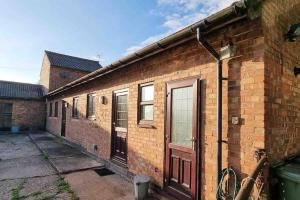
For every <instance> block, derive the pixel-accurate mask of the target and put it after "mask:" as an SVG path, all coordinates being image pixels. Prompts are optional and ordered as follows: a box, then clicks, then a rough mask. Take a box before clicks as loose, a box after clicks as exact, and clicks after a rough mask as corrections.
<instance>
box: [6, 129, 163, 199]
mask: <svg viewBox="0 0 300 200" xmlns="http://www.w3.org/2000/svg"><path fill="white" fill-rule="evenodd" d="M103 166H104V165H103V164H102V163H100V162H97V161H96V160H94V159H92V158H91V157H89V156H88V155H87V154H85V153H84V152H82V151H80V150H79V149H78V148H75V147H73V146H70V145H69V144H68V143H67V142H65V141H64V140H62V139H60V138H58V137H55V136H53V135H51V134H49V133H47V132H31V133H30V134H11V133H10V134H3V133H1V132H0V199H1V200H11V199H23V200H41V199H47V200H52V199H59V200H75V199H78V197H79V198H80V199H83V200H85V199H86V200H98V199H99V200H132V199H134V193H133V184H132V183H130V182H127V181H126V180H125V179H123V178H122V177H120V176H119V175H117V174H112V175H107V176H99V175H98V174H97V173H96V172H95V171H94V170H93V169H94V168H99V167H100V168H101V167H103ZM82 170H83V171H82ZM16 197H18V198H16ZM158 199H164V200H168V199H167V198H161V197H159V196H156V197H150V198H148V200H158Z"/></svg>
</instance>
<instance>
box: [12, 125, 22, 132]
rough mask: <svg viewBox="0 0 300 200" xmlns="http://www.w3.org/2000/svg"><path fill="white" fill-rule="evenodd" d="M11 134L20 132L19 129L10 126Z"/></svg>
mask: <svg viewBox="0 0 300 200" xmlns="http://www.w3.org/2000/svg"><path fill="white" fill-rule="evenodd" d="M11 132H12V133H19V132H20V127H19V126H12V127H11Z"/></svg>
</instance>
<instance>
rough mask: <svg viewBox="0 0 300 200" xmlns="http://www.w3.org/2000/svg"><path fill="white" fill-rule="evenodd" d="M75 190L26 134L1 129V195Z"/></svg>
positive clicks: (63, 194)
mask: <svg viewBox="0 0 300 200" xmlns="http://www.w3.org/2000/svg"><path fill="white" fill-rule="evenodd" d="M74 197H75V194H74V193H73V192H72V191H71V189H70V188H68V184H67V183H66V182H65V181H64V180H63V179H61V178H60V177H59V176H58V175H57V172H56V170H55V169H54V168H53V167H52V166H51V165H50V163H49V162H48V161H47V159H45V157H44V155H43V154H42V153H41V152H40V151H39V149H38V148H37V147H36V146H35V144H34V143H32V141H31V139H30V138H29V137H28V135H25V134H3V133H0V199H1V200H10V199H25V200H35V199H61V200H70V199H73V198H74Z"/></svg>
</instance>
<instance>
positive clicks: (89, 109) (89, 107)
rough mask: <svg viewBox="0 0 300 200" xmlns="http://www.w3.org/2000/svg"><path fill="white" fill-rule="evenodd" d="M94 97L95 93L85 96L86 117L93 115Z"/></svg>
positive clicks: (92, 116)
mask: <svg viewBox="0 0 300 200" xmlns="http://www.w3.org/2000/svg"><path fill="white" fill-rule="evenodd" d="M95 99H96V94H89V95H88V96H87V112H86V117H87V118H94V117H95Z"/></svg>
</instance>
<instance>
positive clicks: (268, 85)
mask: <svg viewBox="0 0 300 200" xmlns="http://www.w3.org/2000/svg"><path fill="white" fill-rule="evenodd" d="M299 13H300V1H299V0H285V1H284V0H263V1H259V0H257V1H254V0H248V1H244V0H242V1H238V2H236V3H234V4H233V5H232V6H230V7H228V8H225V9H224V10H222V11H220V12H218V13H216V14H214V15H212V16H209V17H207V18H206V19H204V20H201V21H199V22H196V23H195V24H193V25H191V26H189V27H186V28H184V29H182V30H180V31H178V32H176V33H174V34H172V35H170V36H167V37H165V38H163V39H161V40H159V41H158V42H155V43H153V44H151V45H149V46H147V47H145V48H142V49H140V50H138V51H136V52H135V53H133V54H131V55H128V56H126V57H124V58H121V59H119V60H118V61H116V62H114V63H112V64H111V65H108V66H106V67H103V68H101V69H98V70H96V71H94V72H93V73H89V74H87V75H85V76H82V77H80V78H78V79H76V80H74V79H75V75H74V77H73V78H74V79H73V81H71V79H68V81H65V82H64V81H62V80H59V81H58V80H57V79H56V81H54V82H55V83H53V80H51V78H49V74H51V72H49V69H50V71H51V70H52V69H55V68H56V67H57V66H58V68H61V66H60V65H57V64H49V63H51V62H52V61H51V59H49V58H48V55H47V52H46V56H45V57H44V61H43V66H42V72H41V81H40V83H41V84H42V85H44V86H45V88H46V89H47V91H49V93H48V94H47V95H46V98H47V117H46V130H48V131H49V132H51V133H53V134H56V135H58V136H62V137H65V139H67V140H69V141H71V142H74V143H76V144H79V145H81V146H82V147H83V148H85V149H86V150H87V151H89V152H90V153H92V154H95V155H96V156H98V157H99V158H101V159H103V160H105V161H106V163H107V164H108V165H111V166H118V168H119V169H121V171H122V172H123V173H127V175H131V174H137V173H142V174H147V175H149V176H150V177H151V178H152V182H153V183H154V184H155V185H156V186H158V187H160V188H163V189H165V190H166V191H168V192H170V193H171V194H174V196H176V197H178V198H179V199H197V198H198V199H215V195H216V190H217V180H218V175H217V171H218V169H219V167H220V164H221V168H226V167H228V166H231V167H233V169H234V170H235V171H236V172H237V174H238V177H239V179H240V180H242V179H243V178H245V177H247V176H248V175H249V173H250V172H251V171H252V170H253V169H254V168H255V166H256V163H257V160H256V158H255V156H254V155H255V152H256V150H258V149H263V150H264V151H265V152H266V155H267V157H268V161H269V163H270V164H271V165H272V164H274V163H276V162H278V161H280V160H282V159H284V158H286V157H288V156H291V155H294V154H298V153H299V151H300V145H299V143H300V133H299V130H300V117H299V115H300V88H299V87H300V78H299V76H298V77H297V76H295V75H294V73H293V70H294V67H295V66H299V65H300V59H299V52H300V43H299V40H298V41H295V42H289V41H287V40H286V38H285V37H284V34H285V33H287V32H288V30H289V27H290V25H292V24H297V23H299V22H300V15H299ZM197 36H198V37H197ZM210 45H211V46H212V47H213V49H215V50H216V52H214V50H212V49H211V48H209V46H210ZM231 47H234V48H231ZM232 49H235V51H234V50H232ZM231 50H232V51H231ZM209 51H210V52H209ZM229 52H230V53H229ZM217 54H220V55H217ZM214 57H215V58H219V57H220V58H221V60H222V76H219V75H218V74H220V73H219V72H221V71H220V65H218V66H219V68H218V67H217V62H216V59H214ZM220 63H221V62H219V64H220ZM52 65H53V66H54V67H49V66H52ZM85 65H86V64H83V65H81V66H85ZM55 66H56V67H55ZM64 66H67V65H64ZM68 66H69V65H68ZM53 71H54V72H55V70H53ZM56 73H57V75H58V76H54V77H56V78H58V79H61V78H62V77H65V76H61V74H60V72H56ZM70 77H72V76H70ZM221 78H222V79H221ZM218 80H221V82H222V84H220V81H218ZM52 84H53V85H52ZM218 86H221V87H218ZM218 88H219V89H218ZM220 89H221V91H222V95H221V96H222V99H220V98H219V97H220V96H219V94H221V93H220ZM218 100H222V101H220V102H219V104H218ZM220 114H222V115H220ZM220 117H221V118H220ZM218 119H220V120H218ZM217 124H218V126H217ZM220 133H221V136H222V137H221V138H220ZM217 141H219V142H218V143H217ZM221 141H222V143H220V142H221ZM220 144H222V146H221V148H218V147H220ZM218 155H221V159H220V158H219V156H218ZM220 161H221V162H220ZM265 193H266V195H269V194H268V190H266V191H265Z"/></svg>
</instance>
